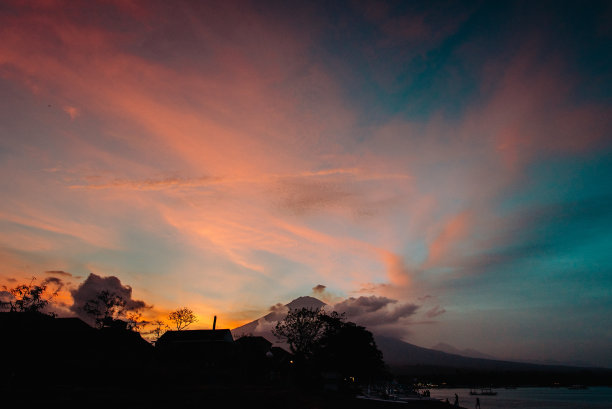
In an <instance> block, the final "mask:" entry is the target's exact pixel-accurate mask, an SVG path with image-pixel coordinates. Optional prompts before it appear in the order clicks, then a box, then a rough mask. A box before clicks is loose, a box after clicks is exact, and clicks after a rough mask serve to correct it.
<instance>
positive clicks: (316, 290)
mask: <svg viewBox="0 0 612 409" xmlns="http://www.w3.org/2000/svg"><path fill="white" fill-rule="evenodd" d="M326 288H327V287H326V286H324V285H323V284H318V285H315V286H314V287H312V292H313V293H315V294H321V293H323V292H324V291H325V289H326Z"/></svg>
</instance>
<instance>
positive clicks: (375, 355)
mask: <svg viewBox="0 0 612 409" xmlns="http://www.w3.org/2000/svg"><path fill="white" fill-rule="evenodd" d="M321 319H322V320H323V321H324V322H325V324H324V327H325V329H324V332H323V335H322V336H321V338H320V339H319V342H318V344H317V347H316V349H315V352H314V360H315V361H316V365H317V366H318V367H319V368H320V369H321V370H333V371H337V372H339V373H340V374H342V376H343V378H345V379H350V378H352V379H353V380H365V379H368V378H370V377H377V376H380V375H384V373H385V364H384V361H383V355H382V352H381V351H380V350H379V349H378V347H377V345H376V342H375V341H374V337H373V335H372V333H371V332H370V331H368V330H366V329H365V327H362V326H359V325H357V324H355V323H354V322H350V321H349V322H345V320H344V315H338V314H337V313H335V312H333V313H331V314H330V315H322V316H321Z"/></svg>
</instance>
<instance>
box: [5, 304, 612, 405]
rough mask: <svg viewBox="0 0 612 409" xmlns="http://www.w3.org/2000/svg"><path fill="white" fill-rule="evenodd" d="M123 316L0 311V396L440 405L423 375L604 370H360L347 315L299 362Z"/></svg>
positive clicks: (451, 380)
mask: <svg viewBox="0 0 612 409" xmlns="http://www.w3.org/2000/svg"><path fill="white" fill-rule="evenodd" d="M296 314H297V313H296ZM290 315H291V314H290ZM326 317H327V318H329V316H323V318H326ZM333 322H336V323H340V321H333ZM122 323H123V322H122V321H121V320H111V321H110V322H109V323H108V325H102V326H101V327H99V328H94V327H92V326H90V325H88V324H86V323H85V322H83V321H82V320H80V319H78V318H54V317H52V316H48V315H44V314H39V313H0V329H1V330H2V331H1V333H2V337H1V338H0V349H1V351H2V356H3V359H2V371H1V373H0V385H1V386H0V392H1V393H2V400H3V403H4V404H6V405H14V406H15V407H28V408H30V407H32V408H35V407H43V406H59V407H113V408H114V407H129V408H151V407H155V408H157V407H159V408H162V407H163V408H168V407H170V408H196V407H198V408H202V407H241V408H245V407H264V408H304V409H314V408H330V409H332V408H333V409H339V408H357V409H359V408H364V409H366V408H372V409H374V408H397V407H398V405H399V406H400V407H411V408H448V407H450V406H451V405H449V404H448V403H443V402H441V401H436V400H428V399H426V398H421V399H420V398H418V395H417V393H418V392H421V393H422V392H424V391H425V390H427V389H428V388H431V387H433V385H431V383H436V384H438V385H440V386H442V385H444V386H447V387H448V386H462V385H463V386H466V385H467V386H468V387H471V386H472V385H475V384H480V385H484V384H485V383H486V384H488V385H491V386H494V387H495V386H503V385H504V384H506V385H510V384H514V385H525V382H527V383H530V384H541V385H550V386H552V385H557V386H566V385H572V384H575V383H583V384H584V383H588V384H593V385H610V379H611V373H612V372H611V371H610V370H605V369H584V368H583V369H580V368H573V369H571V370H569V369H567V368H556V367H548V368H547V369H543V368H542V367H538V368H531V369H532V371H528V370H527V369H529V367H525V366H524V365H519V366H518V367H517V368H514V371H512V370H511V369H512V368H511V367H508V366H507V365H506V364H504V365H502V366H500V367H499V368H497V370H496V369H495V367H492V366H487V365H485V366H482V367H481V368H478V367H476V366H472V367H460V366H447V367H445V366H443V365H441V363H440V362H432V365H430V366H428V365H413V366H404V367H389V366H386V367H382V368H381V367H379V366H378V363H379V361H377V360H373V361H372V363H371V365H369V366H368V365H366V363H367V359H368V357H367V356H366V354H367V353H368V351H370V352H372V351H373V352H376V351H377V349H376V344H375V343H373V341H371V338H370V337H371V334H370V333H369V332H367V331H365V330H364V329H363V328H362V327H354V326H352V325H350V323H341V324H342V325H343V326H341V327H339V328H340V330H338V331H339V332H338V333H337V334H336V338H330V339H328V344H326V346H325V348H323V349H322V352H320V354H323V355H321V356H324V357H326V358H325V360H324V361H323V362H317V361H312V360H311V361H308V360H302V361H300V359H299V355H295V354H292V353H290V352H288V351H286V350H284V349H281V348H278V347H273V346H272V344H271V343H270V342H269V341H268V340H266V339H265V338H263V337H258V336H243V337H240V338H237V339H234V338H233V336H232V334H231V332H230V331H229V330H228V329H212V330H192V331H189V330H184V331H168V332H166V333H165V334H164V335H163V336H162V337H160V338H159V339H158V340H157V342H156V343H155V346H153V345H152V344H151V343H149V342H147V341H145V340H144V339H143V338H142V337H141V335H140V334H139V333H138V332H136V331H133V330H129V329H126V327H125V326H124V325H122ZM342 334H345V335H346V334H350V335H351V336H350V337H348V338H346V337H345V336H344V335H342ZM359 334H360V335H362V336H366V338H368V339H370V341H368V343H365V344H364V345H366V346H368V345H369V347H368V348H366V349H363V350H359V349H356V347H355V346H356V345H357V343H356V338H355V336H356V335H359ZM334 340H335V341H334ZM331 341H334V342H336V341H337V342H338V344H337V345H336V346H335V347H334V345H333V344H332V343H331ZM326 354H327V355H326ZM432 359H433V358H432ZM380 362H382V361H380ZM449 362H450V361H449ZM470 362H471V361H470ZM434 363H435V365H433V364H434ZM499 365H501V364H499ZM364 371H365V372H364ZM351 373H353V374H354V375H355V376H350V374H351ZM364 395H367V397H368V399H364ZM408 398H410V400H407V399H408ZM400 400H401V402H400ZM460 402H461V403H464V402H465V401H463V400H462V401H460ZM470 403H471V404H472V405H470V406H469V407H472V406H473V402H472V401H470ZM464 404H465V403H464Z"/></svg>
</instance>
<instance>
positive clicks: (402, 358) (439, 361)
mask: <svg viewBox="0 0 612 409" xmlns="http://www.w3.org/2000/svg"><path fill="white" fill-rule="evenodd" d="M375 339H376V344H377V345H378V348H379V349H380V350H381V351H382V353H383V358H384V360H385V362H386V363H387V364H388V365H389V366H391V367H401V366H415V365H420V366H439V367H447V368H463V369H477V370H486V371H537V370H543V369H547V370H551V369H555V368H556V369H567V368H568V367H567V366H561V365H555V366H549V365H538V364H532V363H525V362H511V361H502V360H498V359H484V358H469V357H465V356H461V355H457V354H449V353H446V352H442V351H436V350H434V349H429V348H423V347H419V346H416V345H413V344H410V343H408V342H404V341H401V340H399V339H396V338H391V337H385V336H375Z"/></svg>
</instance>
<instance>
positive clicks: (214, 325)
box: [213, 315, 217, 331]
mask: <svg viewBox="0 0 612 409" xmlns="http://www.w3.org/2000/svg"><path fill="white" fill-rule="evenodd" d="M216 326H217V316H216V315H215V319H214V320H213V331H214V330H215V327H216Z"/></svg>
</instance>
